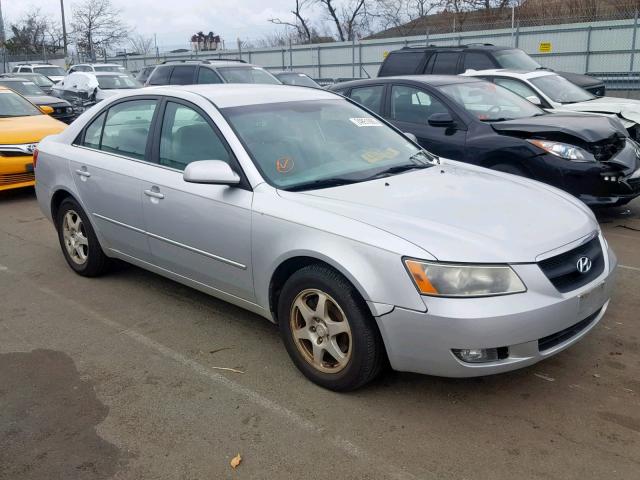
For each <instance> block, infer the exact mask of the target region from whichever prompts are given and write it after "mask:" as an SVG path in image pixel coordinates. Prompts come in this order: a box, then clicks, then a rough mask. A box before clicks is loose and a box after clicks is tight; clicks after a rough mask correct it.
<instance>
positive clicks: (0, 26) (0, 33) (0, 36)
mask: <svg viewBox="0 0 640 480" xmlns="http://www.w3.org/2000/svg"><path fill="white" fill-rule="evenodd" d="M4 41H5V37H4V19H3V18H2V0H0V55H2V72H3V73H4V72H5V71H6V70H7V57H6V49H5V46H4Z"/></svg>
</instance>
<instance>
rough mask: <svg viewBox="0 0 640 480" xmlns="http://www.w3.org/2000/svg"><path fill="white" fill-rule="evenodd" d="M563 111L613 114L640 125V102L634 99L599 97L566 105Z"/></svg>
mask: <svg viewBox="0 0 640 480" xmlns="http://www.w3.org/2000/svg"><path fill="white" fill-rule="evenodd" d="M561 108H562V109H563V110H572V111H576V112H593V113H612V114H615V115H620V116H622V117H623V118H625V119H627V120H630V121H632V122H634V123H640V100H635V99H632V98H616V97H598V98H595V99H593V100H589V101H587V102H576V103H565V104H563V105H562V107H561Z"/></svg>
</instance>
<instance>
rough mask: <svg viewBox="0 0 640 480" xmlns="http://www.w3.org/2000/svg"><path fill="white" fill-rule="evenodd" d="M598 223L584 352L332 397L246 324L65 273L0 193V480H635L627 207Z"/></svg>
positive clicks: (194, 297) (18, 203) (638, 245)
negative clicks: (601, 306) (599, 301)
mask: <svg viewBox="0 0 640 480" xmlns="http://www.w3.org/2000/svg"><path fill="white" fill-rule="evenodd" d="M549 214H550V215H552V214H553V213H552V212H550V213H549ZM599 217H600V219H601V223H602V226H603V229H604V232H605V236H606V238H607V239H608V241H609V243H610V244H611V245H612V246H613V248H614V250H615V251H616V253H617V254H618V257H619V260H620V268H619V271H618V280H617V286H616V290H615V293H614V296H613V299H612V302H611V306H610V308H609V310H608V312H607V313H606V315H605V317H604V319H603V320H602V322H601V323H600V324H599V325H598V326H597V327H596V328H595V329H594V331H592V332H591V333H590V334H589V335H587V336H586V338H584V339H583V340H582V341H581V342H579V343H578V344H576V345H575V346H573V347H572V348H570V349H568V350H566V351H564V352H562V353H560V354H559V355H557V356H555V357H553V358H551V359H548V360H547V361H544V362H542V363H539V364H537V365H534V366H532V367H530V368H526V369H523V370H520V371H517V372H511V373H507V374H503V375H498V376H493V377H485V378H475V379H443V378H437V377H429V376H422V375H414V374H406V373H396V372H387V373H386V374H385V375H383V376H382V377H381V378H380V379H379V380H377V381H376V382H374V383H373V384H372V385H370V386H368V387H366V388H364V389H362V390H359V391H356V392H353V393H349V394H338V393H333V392H330V391H326V390H323V389H321V388H319V387H317V386H315V385H313V384H311V383H310V382H309V381H307V380H306V379H305V378H304V377H303V376H302V375H301V374H300V373H298V371H297V370H296V369H295V368H294V366H293V365H292V363H291V362H290V360H289V358H288V356H287V354H286V352H285V349H284V347H283V346H282V344H281V342H280V339H279V336H278V331H277V328H276V327H275V326H274V325H272V324H270V323H269V322H267V321H266V320H264V319H262V318H260V317H258V316H256V315H253V314H251V313H248V312H246V311H244V310H241V309H239V308H237V307H234V306H232V305H229V304H227V303H224V302H222V301H219V300H216V299H214V298H211V297H208V296H206V295H204V294H201V293H199V292H196V291H194V290H191V289H189V288H187V287H184V286H181V285H179V284H177V283H175V282H172V281H170V280H167V279H164V278H162V277H159V276H157V275H154V274H152V273H148V272H145V271H143V270H141V269H138V268H135V267H130V266H122V267H120V268H118V269H116V270H115V271H114V272H112V273H110V274H109V275H108V276H105V277H102V278H97V279H87V278H82V277H80V276H78V275H75V274H74V273H73V272H72V271H71V270H70V269H69V268H68V267H67V265H66V264H65V261H64V259H63V257H62V254H61V252H60V247H59V245H58V241H57V238H56V234H55V231H54V228H53V226H52V225H51V224H50V223H49V222H48V221H47V220H46V219H45V218H44V217H43V215H42V213H41V212H40V211H39V209H38V207H37V205H36V202H35V198H34V193H33V190H30V189H27V190H22V191H13V192H5V193H0V479H2V480H5V479H6V480H20V479H37V480H39V479H47V480H53V479H64V480H73V479H92V480H93V479H110V478H114V479H172V480H175V479H185V480H195V479H202V480H205V479H206V480H210V479H279V480H280V479H329V478H339V479H387V478H389V479H460V480H462V479H469V480H471V479H474V480H475V479H481V480H482V479H491V480H502V479H505V480H506V479H509V480H512V479H521V480H528V479H583V480H584V479H603V478H606V479H629V480H634V479H638V478H640V331H639V326H640V313H639V312H640V288H639V286H640V201H635V202H634V203H633V204H632V205H631V206H630V207H629V208H628V209H625V208H617V209H613V210H608V211H605V212H600V213H599ZM229 369H231V370H229ZM234 370H235V371H234ZM236 371H238V372H242V373H238V372H236ZM238 453H239V454H240V455H241V457H242V462H241V463H240V465H239V466H238V467H237V469H235V470H233V469H232V468H231V467H230V465H229V462H230V460H231V459H232V458H233V457H235V456H236V455H237V454H238Z"/></svg>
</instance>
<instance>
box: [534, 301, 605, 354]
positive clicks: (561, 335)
mask: <svg viewBox="0 0 640 480" xmlns="http://www.w3.org/2000/svg"><path fill="white" fill-rule="evenodd" d="M601 311H602V307H600V308H599V309H598V310H596V311H595V312H594V313H592V314H591V315H589V316H588V317H587V318H585V319H584V320H581V321H580V322H578V323H576V324H575V325H571V326H570V327H569V328H565V329H564V330H561V331H559V332H556V333H553V334H551V335H548V336H546V337H543V338H540V339H539V340H538V350H539V351H540V352H544V351H545V350H549V349H551V348H553V347H555V346H556V345H560V344H561V343H564V342H566V341H567V340H569V339H571V338H573V337H575V336H576V335H578V334H579V333H580V332H581V331H583V330H584V329H585V328H587V327H588V326H589V325H591V322H593V321H594V320H595V318H596V317H597V316H598V315H599V314H600V312H601Z"/></svg>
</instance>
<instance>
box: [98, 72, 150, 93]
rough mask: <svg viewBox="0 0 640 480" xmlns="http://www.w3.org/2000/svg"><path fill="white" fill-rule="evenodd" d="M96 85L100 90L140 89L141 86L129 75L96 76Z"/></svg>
mask: <svg viewBox="0 0 640 480" xmlns="http://www.w3.org/2000/svg"><path fill="white" fill-rule="evenodd" d="M96 78H97V79H98V85H99V86H100V88H101V89H102V90H114V89H119V88H141V87H142V84H141V83H140V82H139V81H137V80H136V79H135V78H132V77H130V76H129V75H104V76H102V75H96Z"/></svg>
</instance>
